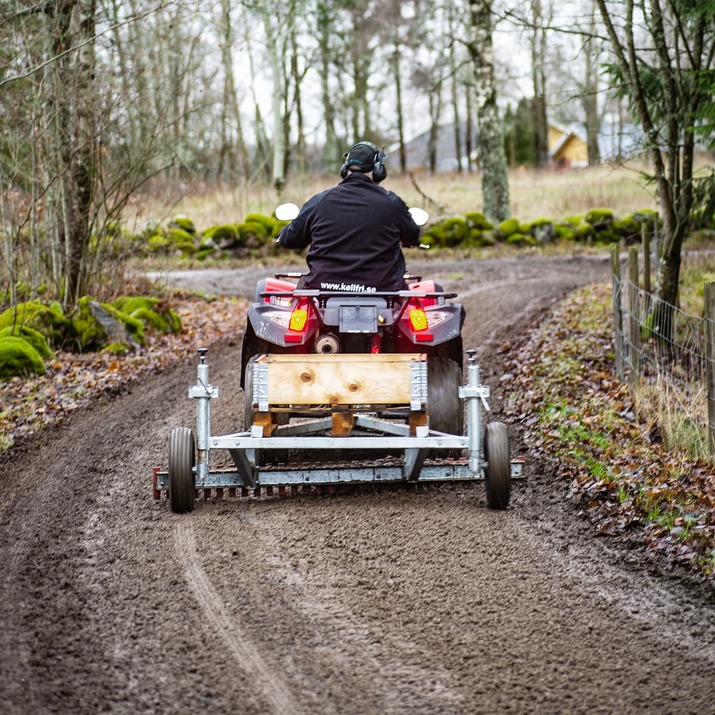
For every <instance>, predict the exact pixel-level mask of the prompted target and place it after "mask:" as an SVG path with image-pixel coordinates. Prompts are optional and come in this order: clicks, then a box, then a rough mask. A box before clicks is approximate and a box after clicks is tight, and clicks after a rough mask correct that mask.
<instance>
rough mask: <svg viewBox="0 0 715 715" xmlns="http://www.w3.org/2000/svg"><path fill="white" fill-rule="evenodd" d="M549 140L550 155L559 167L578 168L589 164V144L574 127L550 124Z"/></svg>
mask: <svg viewBox="0 0 715 715" xmlns="http://www.w3.org/2000/svg"><path fill="white" fill-rule="evenodd" d="M548 142H549V157H550V158H551V161H552V162H553V163H554V165H556V166H557V167H559V168H564V169H567V168H570V167H573V168H574V169H576V168H581V167H584V166H588V145H587V144H586V140H585V139H584V138H583V137H582V136H581V134H580V132H577V131H576V129H574V128H573V127H569V128H568V129H563V128H561V127H559V126H557V125H555V124H550V125H549V132H548Z"/></svg>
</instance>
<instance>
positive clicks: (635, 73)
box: [0, 0, 715, 330]
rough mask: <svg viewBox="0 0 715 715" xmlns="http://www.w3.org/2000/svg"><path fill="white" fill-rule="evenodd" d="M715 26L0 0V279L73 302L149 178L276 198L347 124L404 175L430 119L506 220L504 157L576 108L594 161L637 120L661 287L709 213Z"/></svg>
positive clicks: (525, 149)
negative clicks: (655, 224)
mask: <svg viewBox="0 0 715 715" xmlns="http://www.w3.org/2000/svg"><path fill="white" fill-rule="evenodd" d="M714 28H715V2H713V1H712V0H706V1H705V2H702V1H699V2H696V0H663V2H661V0H639V1H636V0H623V1H614V2H606V0H573V1H571V2H565V3H555V2H553V0H530V1H529V2H527V3H515V2H512V1H511V0H494V2H488V1H487V0H471V1H469V0H436V1H432V0H332V1H328V0H241V2H231V1H230V0H40V1H39V2H36V1H35V0H6V1H5V2H4V3H3V5H2V8H0V221H1V228H2V240H3V254H2V259H3V260H2V263H1V264H0V265H1V266H2V273H0V280H2V284H3V286H5V287H6V288H7V290H6V297H7V298H8V299H9V302H10V303H13V304H14V303H16V302H17V299H18V295H17V290H16V287H17V285H18V284H22V285H23V287H24V293H23V295H27V293H28V291H29V294H30V295H31V296H32V295H35V294H36V292H37V290H38V288H40V287H41V286H42V287H43V289H48V287H49V292H50V294H51V295H54V296H56V297H59V298H60V299H61V300H62V302H63V303H64V305H65V306H66V307H71V306H72V305H74V304H76V301H77V300H78V299H79V297H80V296H82V295H83V294H85V293H86V292H87V291H88V290H90V289H94V290H99V289H100V288H101V281H98V280H97V276H98V275H101V270H102V265H103V259H104V257H105V256H110V255H112V254H113V252H114V250H115V248H116V243H117V241H116V238H117V233H118V231H119V229H118V226H119V225H120V223H121V221H122V220H123V218H124V217H125V216H126V215H127V208H128V207H131V205H132V204H133V205H134V206H136V205H137V203H140V202H141V201H142V200H143V197H144V196H146V195H147V192H148V190H149V187H156V186H157V185H158V184H161V185H162V186H163V187H164V188H165V189H167V188H168V191H169V192H170V193H171V192H175V193H176V195H177V197H178V196H180V195H181V194H185V193H186V192H189V191H197V190H198V188H197V187H198V186H199V182H200V185H201V187H202V189H203V190H204V191H205V189H206V187H207V186H209V187H212V186H214V187H224V188H225V187H230V190H231V191H232V193H233V195H234V197H235V202H236V208H237V213H239V214H240V213H245V212H246V211H250V210H251V209H252V208H253V207H252V201H255V197H256V195H257V193H258V194H260V195H265V192H266V191H270V192H273V193H274V196H275V199H276V202H277V201H280V200H283V199H284V198H285V197H286V196H289V195H293V194H295V193H296V187H297V186H298V185H300V186H304V183H305V177H307V176H314V175H316V174H321V175H329V176H330V179H327V177H326V181H328V180H329V181H332V180H334V179H335V177H336V174H337V170H338V168H339V165H340V162H341V155H342V153H343V152H344V151H345V150H346V149H347V147H348V146H349V145H350V144H351V143H353V141H356V140H359V139H364V138H368V139H370V140H372V141H374V142H375V143H377V144H378V145H381V146H382V145H385V146H386V147H387V148H388V149H389V153H390V163H389V165H388V167H389V170H390V172H391V175H393V176H394V175H395V174H403V175H404V174H405V172H406V171H407V169H408V165H407V149H406V147H407V146H408V142H409V140H410V139H411V138H412V137H414V136H415V135H418V134H420V133H424V136H425V142H426V157H425V162H424V167H423V170H424V171H425V172H428V173H431V174H434V173H435V172H436V171H437V169H438V162H439V156H438V151H437V142H438V137H439V133H440V127H443V126H445V125H446V126H449V127H452V130H451V131H452V132H453V142H454V147H455V151H454V156H455V164H454V166H453V171H454V172H456V173H457V174H460V173H461V174H469V173H477V174H478V175H479V176H480V178H481V182H482V202H481V204H482V206H483V209H484V212H485V213H486V214H487V216H488V218H491V219H492V220H496V221H499V220H503V219H504V218H507V217H508V216H509V214H510V211H511V208H510V199H509V180H508V167H509V165H511V166H512V167H514V166H534V167H539V168H546V167H548V166H549V162H550V157H549V151H548V127H549V125H550V124H558V125H561V126H570V125H572V124H577V125H578V126H579V127H580V128H581V129H582V131H583V134H584V136H585V137H586V143H587V146H588V162H589V163H590V164H598V163H599V162H601V161H603V160H604V159H609V160H620V159H622V158H623V156H621V152H620V151H619V150H618V148H619V147H623V146H624V144H625V143H626V141H625V139H626V135H628V142H627V143H628V144H629V146H631V148H632V150H635V149H634V147H633V146H632V145H633V141H632V140H633V137H634V136H637V137H638V138H639V141H638V150H639V151H640V152H641V153H642V155H643V156H644V157H646V159H647V161H648V167H649V173H650V175H651V176H652V180H653V191H654V194H655V195H656V197H657V201H658V202H659V206H660V212H661V220H662V222H663V231H664V243H663V249H662V255H661V261H660V263H661V266H660V270H661V273H660V280H659V284H660V286H661V288H662V291H663V295H662V297H663V299H664V301H666V302H672V303H674V302H675V301H674V300H668V299H669V298H670V297H674V296H675V292H676V291H677V278H678V272H679V267H680V249H681V245H682V240H683V237H684V235H685V233H686V231H687V230H688V228H689V227H691V225H692V219H693V215H696V216H697V220H698V221H699V222H700V223H701V224H708V222H710V221H711V220H712V214H713V211H714V210H715V200H714V199H713V198H712V197H713V191H712V187H713V183H712V173H711V172H710V171H709V170H704V171H703V172H701V173H698V172H697V170H696V168H695V160H694V156H695V150H696V148H698V147H699V148H701V149H703V150H707V149H709V148H712V147H711V146H710V143H711V142H712V136H713V133H712V122H713V116H715V110H713V94H714V91H713V90H714V89H715V79H714V78H713V53H714V52H715V42H714ZM605 127H608V128H609V130H608V131H609V133H610V135H611V136H612V137H613V136H615V137H616V140H615V146H616V147H617V149H616V151H615V152H611V154H610V155H609V156H603V155H602V154H603V152H602V150H601V143H600V142H599V138H600V137H602V136H603V134H604V128H605ZM610 144H611V146H613V145H614V142H613V141H611V142H610ZM661 320H662V324H663V325H662V327H663V329H664V330H667V327H668V316H667V315H664V316H663V317H662V319H661Z"/></svg>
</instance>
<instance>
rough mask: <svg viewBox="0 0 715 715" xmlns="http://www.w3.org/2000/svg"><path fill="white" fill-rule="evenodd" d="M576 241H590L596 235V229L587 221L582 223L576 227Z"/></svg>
mask: <svg viewBox="0 0 715 715" xmlns="http://www.w3.org/2000/svg"><path fill="white" fill-rule="evenodd" d="M575 234H576V240H578V241H590V240H591V239H593V238H594V236H595V235H596V229H595V228H594V227H593V226H592V225H591V224H590V223H588V222H587V221H581V223H580V224H579V225H578V226H577V227H576V232H575Z"/></svg>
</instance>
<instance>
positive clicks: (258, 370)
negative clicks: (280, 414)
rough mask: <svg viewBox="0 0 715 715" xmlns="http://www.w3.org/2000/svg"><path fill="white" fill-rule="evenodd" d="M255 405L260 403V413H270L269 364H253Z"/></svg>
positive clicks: (261, 362)
mask: <svg viewBox="0 0 715 715" xmlns="http://www.w3.org/2000/svg"><path fill="white" fill-rule="evenodd" d="M253 403H254V404H256V403H258V411H259V412H268V406H269V405H268V363H267V362H265V361H258V362H255V363H254V364H253Z"/></svg>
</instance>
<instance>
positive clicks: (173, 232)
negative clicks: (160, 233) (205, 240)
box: [166, 228, 194, 245]
mask: <svg viewBox="0 0 715 715" xmlns="http://www.w3.org/2000/svg"><path fill="white" fill-rule="evenodd" d="M166 233H167V238H168V239H169V241H171V243H173V244H177V245H178V244H182V243H193V242H194V237H193V235H192V234H191V233H189V232H188V231H184V229H183V228H170V229H169V230H168V231H167V232H166Z"/></svg>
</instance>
